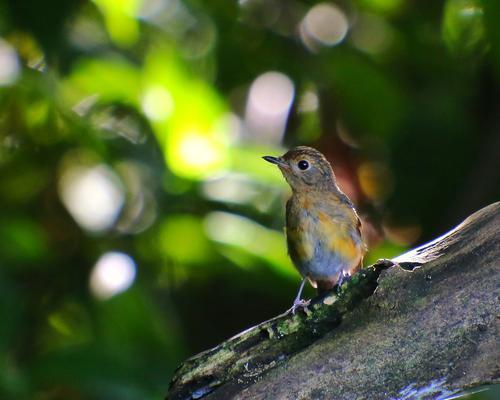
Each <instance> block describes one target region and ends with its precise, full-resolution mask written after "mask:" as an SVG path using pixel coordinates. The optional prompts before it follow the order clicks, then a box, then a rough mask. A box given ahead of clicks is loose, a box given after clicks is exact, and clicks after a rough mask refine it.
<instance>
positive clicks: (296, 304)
mask: <svg viewBox="0 0 500 400" xmlns="http://www.w3.org/2000/svg"><path fill="white" fill-rule="evenodd" d="M306 280H307V278H304V279H302V283H301V284H300V287H299V292H298V293H297V296H296V297H295V300H294V301H293V305H292V308H291V310H292V314H295V310H297V308H299V307H304V308H306V307H307V306H308V305H309V303H310V300H307V301H305V300H302V299H301V298H300V297H301V295H302V290H304V285H305V283H306Z"/></svg>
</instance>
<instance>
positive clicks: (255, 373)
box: [167, 203, 500, 400]
mask: <svg viewBox="0 0 500 400" xmlns="http://www.w3.org/2000/svg"><path fill="white" fill-rule="evenodd" d="M499 233H500V203H495V204H492V205H490V206H488V207H486V208H484V209H482V210H480V211H478V212H477V213H475V214H474V215H472V216H471V217H469V218H467V219H466V220H465V221H464V222H463V223H462V224H460V225H459V226H458V227H457V228H455V229H454V230H453V231H451V232H449V233H447V234H446V235H444V236H442V237H440V238H438V239H436V240H435V241H433V242H431V243H428V244H426V245H424V246H421V247H419V248H418V249H415V250H413V251H410V252H408V253H406V254H403V255H401V256H399V257H397V258H395V259H394V260H392V262H390V261H388V260H385V261H382V262H380V263H377V264H375V265H373V266H371V267H368V268H366V269H364V270H362V271H360V272H359V273H358V274H356V275H355V276H354V277H353V279H352V280H351V281H350V282H348V283H347V284H345V285H343V286H342V290H341V291H340V293H339V294H337V293H336V292H335V291H333V292H332V293H330V294H328V295H327V296H325V297H323V298H317V299H314V301H313V304H312V305H311V306H309V310H308V311H307V312H298V313H297V314H296V315H292V314H290V313H285V314H283V315H280V316H278V317H276V318H273V319H271V320H269V321H266V322H263V323H261V324H259V325H257V326H255V327H253V328H250V329H248V330H246V331H244V332H242V333H240V334H239V335H237V336H234V337H233V338H231V339H229V340H227V341H225V342H223V343H222V344H220V345H219V346H217V347H215V348H213V349H211V350H208V351H206V352H204V353H201V354H199V355H197V356H195V357H193V358H191V359H189V360H187V361H185V362H184V363H183V364H182V365H181V366H180V367H179V368H178V370H177V371H176V373H175V376H174V378H173V380H172V382H171V386H170V390H169V393H168V396H167V398H169V399H172V400H177V399H197V398H202V397H203V398H206V399H226V398H237V399H264V398H280V399H299V398H304V399H309V398H314V399H332V398H341V399H363V398H366V399H387V398H405V399H412V398H421V396H423V394H428V395H429V396H430V398H434V397H433V396H438V395H439V394H440V393H441V394H447V393H448V394H450V395H451V394H452V393H455V392H459V391H463V390H465V389H468V388H472V387H476V386H479V385H483V384H491V383H497V382H499V381H500V369H499V363H500V356H499V352H498V349H497V342H496V338H497V337H498V314H499V313H498V311H499V310H498V299H499V290H498V288H499V286H500V285H499V283H500V282H499V275H500V265H499V264H500V241H499V237H500V236H499ZM394 264H395V265H394ZM375 289H377V290H376V291H375ZM271 394H272V397H269V396H270V395H271ZM405 396H406V397H405ZM419 396H420V397H419Z"/></svg>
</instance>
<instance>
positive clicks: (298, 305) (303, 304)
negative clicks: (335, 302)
mask: <svg viewBox="0 0 500 400" xmlns="http://www.w3.org/2000/svg"><path fill="white" fill-rule="evenodd" d="M309 304H311V300H302V299H299V300H295V301H294V302H293V305H292V308H290V311H291V312H292V314H293V315H295V311H297V310H298V309H302V310H303V311H304V312H305V313H306V314H307V313H308V311H309V309H308V308H307V307H308V306H309Z"/></svg>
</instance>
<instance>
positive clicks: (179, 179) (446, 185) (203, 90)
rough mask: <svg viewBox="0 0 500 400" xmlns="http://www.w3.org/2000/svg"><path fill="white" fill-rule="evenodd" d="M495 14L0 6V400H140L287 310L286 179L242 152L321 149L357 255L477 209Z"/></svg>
mask: <svg viewBox="0 0 500 400" xmlns="http://www.w3.org/2000/svg"><path fill="white" fill-rule="evenodd" d="M499 17H500V3H499V2H497V1H479V0H448V1H444V2H443V1H434V0H432V1H431V0H429V1H418V2H417V1H410V0H358V1H347V0H346V1H339V2H330V3H318V2H314V1H279V0H241V1H239V2H236V1H227V0H225V1H214V0H212V1H206V2H203V1H195V0H190V1H180V0H127V1H116V0H95V1H93V2H91V1H84V0H81V1H66V0H46V1H43V2H41V1H35V0H30V1H27V0H25V1H14V0H12V1H0V398H2V399H4V398H5V399H17V398H19V399H84V398H85V399H110V398H113V399H139V398H140V399H158V398H162V396H163V395H164V394H165V393H166V390H167V386H168V382H169V380H170V377H171V375H172V373H173V371H174V369H175V367H176V366H177V365H178V364H179V363H180V362H181V361H182V360H184V359H185V358H186V357H188V356H190V355H193V354H195V353H196V352H199V351H202V350H204V349H207V348H209V347H211V346H214V345H216V344H217V343H219V342H220V341H222V340H223V339H225V338H227V337H229V336H231V335H233V334H236V333H237V332H239V331H241V330H243V329H245V328H248V327H250V326H252V325H253V324H255V323H257V322H260V321H262V320H264V319H267V318H269V317H272V316H274V315H276V314H277V313H280V312H282V311H284V310H285V309H286V308H288V307H289V306H290V305H291V302H292V300H293V298H294V296H295V293H296V289H297V287H298V284H299V276H298V274H297V273H296V272H295V270H294V269H293V267H292V266H291V263H290V261H289V260H288V257H287V255H286V249H285V241H284V236H283V231H282V226H283V207H284V201H285V200H286V197H287V193H288V188H287V186H286V184H285V183H284V182H283V179H282V178H281V176H280V174H279V172H278V171H277V170H276V169H275V168H273V167H272V166H271V165H269V164H267V163H265V162H264V161H263V160H262V159H261V158H260V157H261V156H262V155H280V154H282V153H283V152H284V151H286V149H288V148H290V147H292V146H295V145H310V146H314V147H316V148H318V149H320V150H321V151H322V152H324V153H325V154H326V156H327V157H328V158H329V160H330V161H331V162H332V165H333V167H334V170H335V172H336V174H337V177H338V180H339V183H340V186H341V187H342V188H343V189H344V190H345V192H346V193H347V194H348V195H349V196H350V197H351V198H352V199H353V201H354V202H355V204H356V205H357V207H358V210H359V213H360V215H361V216H362V218H363V222H364V231H365V236H366V239H367V242H368V245H369V248H370V253H369V254H368V256H367V259H366V263H369V262H373V261H374V260H376V259H378V258H381V257H392V256H395V255H397V254H399V253H401V252H403V251H405V250H406V249H409V248H410V247H414V246H416V245H418V244H421V243H424V242H425V241H427V240H430V239H432V238H434V237H436V236H438V235H440V234H442V233H444V232H446V231H447V230H449V229H451V228H453V227H454V226H455V225H456V224H458V223H459V222H460V221H462V220H463V219H464V218H465V217H467V216H468V215H469V214H471V213H472V212H473V211H475V210H477V209H479V208H481V207H483V206H485V205H487V204H489V203H491V202H493V201H497V200H498V199H499V194H500V157H499V150H500V134H499V132H500V101H499V100H500V97H499V91H500V89H499V88H500V86H499V82H500V24H499V23H498V19H499ZM285 128H286V129H285ZM472 267H473V266H471V268H472ZM452 289H453V288H450V290H452ZM312 295H313V291H312V290H311V288H308V289H307V290H306V296H312ZM482 396H483V397H482V398H488V397H487V396H488V393H486V394H484V395H482ZM491 396H493V394H490V397H491ZM477 398H479V396H478V397H477ZM491 398H493V397H491Z"/></svg>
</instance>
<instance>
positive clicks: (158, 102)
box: [141, 86, 174, 121]
mask: <svg viewBox="0 0 500 400" xmlns="http://www.w3.org/2000/svg"><path fill="white" fill-rule="evenodd" d="M141 105H142V110H143V111H144V114H146V116H147V117H148V118H149V119H151V120H153V121H162V120H165V119H167V118H168V117H170V115H171V114H172V111H173V110H174V99H173V98H172V95H171V94H170V92H169V91H168V90H166V89H165V88H163V87H161V86H152V87H150V88H148V89H147V90H146V91H145V93H144V96H143V98H142V103H141Z"/></svg>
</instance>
